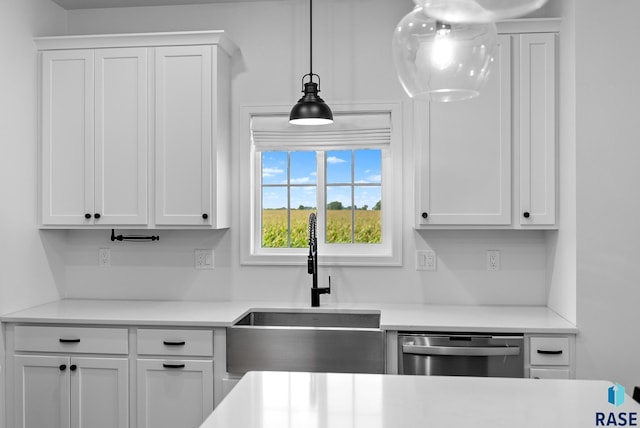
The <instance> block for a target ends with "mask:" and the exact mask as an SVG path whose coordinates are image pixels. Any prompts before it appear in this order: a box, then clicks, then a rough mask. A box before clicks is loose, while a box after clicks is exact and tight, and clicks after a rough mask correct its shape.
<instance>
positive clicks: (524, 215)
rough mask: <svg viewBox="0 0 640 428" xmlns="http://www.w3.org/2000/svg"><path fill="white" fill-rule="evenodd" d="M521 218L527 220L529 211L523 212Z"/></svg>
mask: <svg viewBox="0 0 640 428" xmlns="http://www.w3.org/2000/svg"><path fill="white" fill-rule="evenodd" d="M522 217H524V218H529V217H531V214H529V211H525V212H524V213H522Z"/></svg>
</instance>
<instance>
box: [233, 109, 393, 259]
mask: <svg viewBox="0 0 640 428" xmlns="http://www.w3.org/2000/svg"><path fill="white" fill-rule="evenodd" d="M332 107H333V108H334V118H335V122H334V124H333V125H328V126H323V127H322V129H318V128H316V127H314V128H311V127H298V126H295V125H289V123H288V120H287V118H288V112H282V111H280V110H279V109H277V108H247V109H244V110H245V111H244V112H243V115H242V117H243V119H244V120H243V123H244V124H243V126H242V128H243V131H245V132H243V133H242V134H243V135H244V138H243V141H242V143H241V144H242V146H241V147H242V149H241V156H243V157H245V156H246V157H245V159H247V160H248V161H249V162H248V163H249V164H250V165H251V168H250V170H249V171H246V172H243V173H242V176H241V178H242V179H241V188H242V190H243V191H242V195H244V196H245V197H243V199H242V201H241V207H242V209H241V212H242V224H243V225H244V224H247V225H250V227H249V228H245V227H242V228H241V253H242V262H243V263H245V264H304V263H306V258H305V257H304V256H305V255H306V252H305V251H306V250H307V249H308V240H307V239H308V238H307V237H308V218H309V214H310V213H312V212H313V213H316V215H317V217H318V226H317V235H318V254H319V263H320V264H324V265H326V264H330V265H372V264H376V265H399V264H401V254H400V252H401V233H402V228H401V214H402V210H401V206H402V204H401V192H399V191H397V190H396V191H394V188H395V186H397V185H399V184H400V177H401V174H400V172H401V164H400V162H401V151H400V147H399V138H398V135H397V134H398V131H397V129H394V128H395V127H397V126H398V125H397V123H400V121H399V117H395V116H396V115H398V114H399V113H398V111H399V106H396V105H391V106H385V108H384V109H380V110H378V109H375V110H372V109H371V106H365V107H364V108H363V109H359V108H358V109H354V108H353V107H351V108H350V109H345V111H340V110H338V109H336V107H334V106H332ZM367 107H368V108H367ZM354 110H355V111H356V112H354ZM241 138H242V137H241Z"/></svg>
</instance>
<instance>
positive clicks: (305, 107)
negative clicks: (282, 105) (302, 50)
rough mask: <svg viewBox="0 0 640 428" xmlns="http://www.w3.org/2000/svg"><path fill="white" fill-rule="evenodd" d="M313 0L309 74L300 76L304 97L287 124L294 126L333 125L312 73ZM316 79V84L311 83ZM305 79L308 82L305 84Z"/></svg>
mask: <svg viewBox="0 0 640 428" xmlns="http://www.w3.org/2000/svg"><path fill="white" fill-rule="evenodd" d="M312 48H313V0H309V73H308V74H305V75H304V76H302V92H303V93H304V95H303V96H302V98H300V99H299V100H298V103H297V104H296V105H295V106H293V108H292V109H291V113H289V123H292V124H294V125H326V124H329V123H333V113H332V112H331V108H329V106H328V105H327V104H326V103H325V102H324V100H323V99H322V98H320V96H319V95H318V92H320V76H318V75H317V74H315V73H314V72H313V50H312ZM313 76H316V77H317V78H318V83H316V82H314V81H313ZM305 77H309V81H308V82H306V83H305Z"/></svg>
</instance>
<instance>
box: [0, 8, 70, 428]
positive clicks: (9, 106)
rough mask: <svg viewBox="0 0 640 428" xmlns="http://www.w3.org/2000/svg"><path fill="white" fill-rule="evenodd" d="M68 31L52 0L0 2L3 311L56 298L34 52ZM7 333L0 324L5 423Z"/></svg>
mask: <svg viewBox="0 0 640 428" xmlns="http://www.w3.org/2000/svg"><path fill="white" fill-rule="evenodd" d="M65 30H66V14H65V12H64V11H62V10H61V9H60V8H58V7H57V6H55V5H53V3H51V2H49V1H48V0H4V1H2V2H0V94H2V95H1V96H0V118H1V119H0V195H1V199H0V236H1V238H0V240H1V242H2V246H0V314H2V313H7V312H12V311H16V310H19V309H23V308H26V307H28V306H33V305H37V304H39V303H43V302H47V301H51V300H56V299H57V298H59V293H58V288H57V287H56V282H55V280H54V276H55V272H61V271H62V270H63V266H62V265H61V263H60V259H58V258H56V257H52V258H49V257H48V254H47V252H48V249H49V248H50V246H49V243H50V242H51V241H57V245H60V244H61V243H62V242H61V241H62V239H61V237H59V236H58V237H56V236H53V237H50V236H48V234H46V233H45V234H42V235H41V234H40V233H39V232H38V230H37V229H36V228H35V227H34V225H35V224H36V223H35V221H36V197H35V196H36V193H35V188H36V176H37V174H36V171H37V168H36V158H37V157H36V153H37V151H36V141H37V140H36V52H35V46H34V45H33V42H32V38H33V37H34V36H36V35H40V34H50V33H60V32H64V31H65ZM3 344H4V340H3V338H2V331H1V330H0V427H2V426H3V419H4V417H2V416H3V415H4V411H3V407H2V406H3V403H4V400H3V392H4V383H3V376H4V374H3V371H2V364H3V362H4V348H3Z"/></svg>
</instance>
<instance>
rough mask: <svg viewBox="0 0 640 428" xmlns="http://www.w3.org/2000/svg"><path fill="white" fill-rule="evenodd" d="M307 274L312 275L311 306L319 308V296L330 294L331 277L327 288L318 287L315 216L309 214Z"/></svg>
mask: <svg viewBox="0 0 640 428" xmlns="http://www.w3.org/2000/svg"><path fill="white" fill-rule="evenodd" d="M307 272H309V274H310V275H312V283H311V306H312V307H314V308H316V307H318V306H320V295H321V294H331V277H329V286H328V287H318V238H317V236H316V214H315V213H311V214H309V257H308V258H307Z"/></svg>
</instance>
